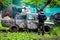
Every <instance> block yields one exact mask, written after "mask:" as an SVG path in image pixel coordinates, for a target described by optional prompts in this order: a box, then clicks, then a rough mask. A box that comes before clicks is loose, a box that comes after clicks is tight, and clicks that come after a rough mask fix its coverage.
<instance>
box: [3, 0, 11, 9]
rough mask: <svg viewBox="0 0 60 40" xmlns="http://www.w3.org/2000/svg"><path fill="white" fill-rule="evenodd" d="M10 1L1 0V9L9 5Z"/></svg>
mask: <svg viewBox="0 0 60 40" xmlns="http://www.w3.org/2000/svg"><path fill="white" fill-rule="evenodd" d="M11 3H12V0H2V4H3V7H2V9H4V8H5V7H7V6H8V5H10V4H11Z"/></svg>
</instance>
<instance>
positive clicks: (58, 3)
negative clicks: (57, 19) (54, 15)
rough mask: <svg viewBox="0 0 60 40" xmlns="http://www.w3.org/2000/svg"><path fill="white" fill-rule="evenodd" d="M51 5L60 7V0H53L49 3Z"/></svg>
mask: <svg viewBox="0 0 60 40" xmlns="http://www.w3.org/2000/svg"><path fill="white" fill-rule="evenodd" d="M49 6H50V7H60V0H52V1H51V3H50V4H49Z"/></svg>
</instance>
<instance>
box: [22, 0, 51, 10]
mask: <svg viewBox="0 0 60 40" xmlns="http://www.w3.org/2000/svg"><path fill="white" fill-rule="evenodd" d="M22 2H23V3H28V4H30V5H31V4H32V5H35V7H36V10H37V9H38V7H40V5H43V7H41V9H44V8H45V7H46V6H47V5H48V4H49V3H50V2H51V0H22ZM39 9H40V8H39Z"/></svg>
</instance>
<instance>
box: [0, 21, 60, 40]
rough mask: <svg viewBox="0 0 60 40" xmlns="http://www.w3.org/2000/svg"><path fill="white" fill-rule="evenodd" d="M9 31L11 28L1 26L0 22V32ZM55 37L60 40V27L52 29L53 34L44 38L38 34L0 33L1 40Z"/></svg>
mask: <svg viewBox="0 0 60 40" xmlns="http://www.w3.org/2000/svg"><path fill="white" fill-rule="evenodd" d="M3 29H5V30H9V28H6V27H3V26H2V25H1V21H0V30H3ZM55 37H59V38H60V26H53V28H51V33H50V35H49V34H45V35H44V36H42V35H41V34H40V35H38V34H37V33H33V32H26V31H25V32H13V33H11V32H6V33H4V32H0V40H34V39H36V40H39V39H41V38H55Z"/></svg>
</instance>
